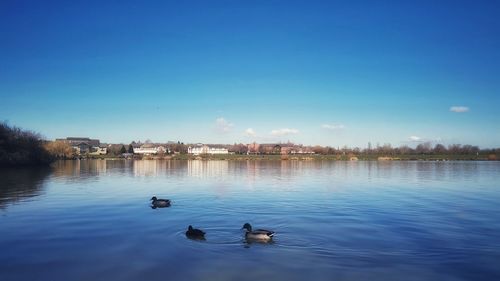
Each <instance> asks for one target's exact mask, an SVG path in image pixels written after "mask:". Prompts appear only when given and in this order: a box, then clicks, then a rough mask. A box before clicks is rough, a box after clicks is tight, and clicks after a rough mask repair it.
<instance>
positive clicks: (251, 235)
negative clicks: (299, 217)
mask: <svg viewBox="0 0 500 281" xmlns="http://www.w3.org/2000/svg"><path fill="white" fill-rule="evenodd" d="M242 229H245V238H246V239H248V240H257V241H269V240H271V239H272V238H273V236H274V234H275V232H274V231H271V230H267V229H256V230H252V226H251V225H250V224H249V223H245V224H244V225H243V227H242Z"/></svg>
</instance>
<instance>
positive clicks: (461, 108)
mask: <svg viewBox="0 0 500 281" xmlns="http://www.w3.org/2000/svg"><path fill="white" fill-rule="evenodd" d="M450 111H451V112H456V113H463V112H467V111H469V108H468V107H467V106H452V107H450Z"/></svg>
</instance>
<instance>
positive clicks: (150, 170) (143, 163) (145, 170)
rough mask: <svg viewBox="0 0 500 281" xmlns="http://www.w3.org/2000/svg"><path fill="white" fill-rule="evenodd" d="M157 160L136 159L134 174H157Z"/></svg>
mask: <svg viewBox="0 0 500 281" xmlns="http://www.w3.org/2000/svg"><path fill="white" fill-rule="evenodd" d="M158 166H159V165H158V161H155V160H136V161H134V175H135V176H136V177H137V176H157V175H158V168H159V167H158Z"/></svg>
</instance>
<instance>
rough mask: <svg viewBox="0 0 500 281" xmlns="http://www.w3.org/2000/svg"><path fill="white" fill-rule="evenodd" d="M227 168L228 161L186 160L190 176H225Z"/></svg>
mask: <svg viewBox="0 0 500 281" xmlns="http://www.w3.org/2000/svg"><path fill="white" fill-rule="evenodd" d="M228 170H229V163H228V161H203V160H189V161H188V175H189V176H191V177H199V178H207V177H219V176H227V174H228Z"/></svg>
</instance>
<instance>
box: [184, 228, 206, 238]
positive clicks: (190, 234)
mask: <svg viewBox="0 0 500 281" xmlns="http://www.w3.org/2000/svg"><path fill="white" fill-rule="evenodd" d="M186 236H187V238H189V239H193V240H205V232H204V231H202V230H200V229H197V228H193V226H192V225H190V226H188V230H187V231H186Z"/></svg>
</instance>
